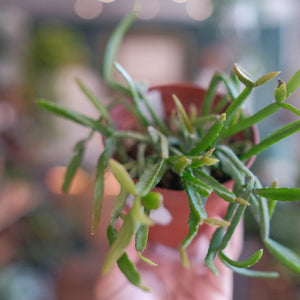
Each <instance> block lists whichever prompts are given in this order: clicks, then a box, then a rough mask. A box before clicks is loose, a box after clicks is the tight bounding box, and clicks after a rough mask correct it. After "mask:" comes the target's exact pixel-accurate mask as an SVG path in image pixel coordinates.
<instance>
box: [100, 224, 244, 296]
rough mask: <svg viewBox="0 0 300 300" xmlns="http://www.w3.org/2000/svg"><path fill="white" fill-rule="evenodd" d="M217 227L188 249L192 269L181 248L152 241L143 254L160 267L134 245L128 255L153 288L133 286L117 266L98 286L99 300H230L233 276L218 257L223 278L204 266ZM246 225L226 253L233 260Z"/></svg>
mask: <svg viewBox="0 0 300 300" xmlns="http://www.w3.org/2000/svg"><path fill="white" fill-rule="evenodd" d="M214 230H215V228H213V227H208V228H207V230H206V231H205V233H204V234H201V235H199V237H197V239H196V240H195V241H194V242H193V243H192V244H191V245H190V247H188V249H187V253H188V257H189V259H190V267H189V268H185V267H184V266H183V265H182V263H181V259H180V254H179V251H178V249H176V248H172V247H167V246H164V245H161V244H155V243H153V242H151V241H149V242H148V247H147V249H146V250H145V251H144V252H143V255H145V256H146V257H147V258H149V259H151V260H152V261H154V262H156V263H157V264H158V266H156V267H154V266H149V265H147V264H146V263H144V262H143V261H139V259H138V256H137V254H136V251H135V249H134V244H132V245H131V246H130V247H129V249H128V250H127V253H128V254H129V256H130V257H131V259H132V260H133V261H134V262H135V263H136V264H137V267H138V269H139V271H140V273H141V276H142V278H143V280H144V284H145V285H146V286H148V287H150V289H151V291H150V292H145V291H143V290H141V289H139V288H137V287H135V286H134V285H132V284H130V283H129V282H128V281H127V279H126V278H125V276H124V275H123V274H122V273H121V271H120V270H119V269H118V267H117V266H115V267H114V268H113V269H112V270H111V272H110V273H109V274H108V275H107V276H105V277H101V278H100V280H99V281H98V283H97V285H96V299H97V300H127V299H130V300H169V299H170V300H171V299H172V300H176V299H178V300H179V299H180V300H189V299H201V300H230V299H232V291H233V274H232V271H231V270H230V269H228V268H227V267H226V266H225V265H224V264H223V263H221V262H220V260H219V259H218V258H216V259H215V265H216V267H217V269H218V270H219V273H220V274H219V276H216V275H214V274H213V273H212V272H211V271H210V270H209V269H208V268H207V267H206V265H205V264H204V258H205V255H206V253H207V249H208V245H209V240H210V237H211V235H212V234H213V231H214ZM242 234H243V233H242V226H241V225H239V226H238V228H237V229H236V231H235V233H234V235H233V237H232V240H231V241H230V243H229V244H228V246H227V248H226V251H224V252H226V253H227V254H228V256H229V257H231V258H232V259H237V258H238V257H239V255H240V252H241V246H242Z"/></svg>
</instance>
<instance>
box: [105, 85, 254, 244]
mask: <svg viewBox="0 0 300 300" xmlns="http://www.w3.org/2000/svg"><path fill="white" fill-rule="evenodd" d="M150 90H159V91H160V92H161V96H162V99H163V103H164V108H165V112H166V115H167V116H168V115H170V113H171V111H172V110H173V109H174V108H175V104H174V100H173V98H172V95H173V94H175V95H176V96H177V97H178V98H179V99H180V101H181V102H182V104H183V106H184V107H185V109H187V110H188V108H189V106H190V105H191V104H196V105H198V108H200V107H201V106H200V105H199V103H201V101H202V99H203V98H204V95H205V92H206V91H205V90H204V89H202V88H200V87H198V86H195V85H192V84H186V83H184V84H170V85H163V86H155V87H152V88H151V89H150ZM220 98H221V97H219V96H217V97H216V99H215V102H217V101H218V100H219V99H220ZM111 116H112V118H113V119H114V120H115V122H116V126H117V128H119V129H123V130H125V129H127V130H128V129H133V128H135V125H136V121H135V119H134V118H133V117H132V115H131V114H130V113H128V111H124V108H123V107H122V106H118V107H116V108H114V109H113V111H112V115H111ZM238 136H239V137H240V138H242V135H238ZM252 139H253V142H254V143H257V142H258V140H259V137H258V131H257V129H256V127H253V128H252ZM254 159H255V158H254V157H252V158H251V159H250V160H249V162H248V163H247V166H248V167H250V166H251V165H252V163H253V162H254ZM224 185H225V186H226V187H227V188H228V189H232V187H233V181H228V182H225V183H224ZM155 190H156V191H159V192H160V193H161V194H162V195H163V196H164V206H165V207H166V208H167V209H168V210H169V212H170V213H171V215H172V221H171V222H170V223H169V224H168V225H159V224H155V225H154V226H151V227H150V230H149V240H152V241H155V242H158V243H162V244H164V245H167V246H171V247H177V246H179V244H180V242H181V241H182V240H183V239H184V237H185V236H186V235H187V234H188V218H189V212H190V210H189V201H188V196H187V194H186V193H185V191H178V190H169V189H164V188H155ZM227 206H228V202H226V201H224V200H223V199H221V198H219V197H218V196H217V195H216V194H215V193H212V194H211V195H210V196H209V197H208V199H207V202H206V211H207V215H208V217H214V216H221V217H223V216H224V215H225V212H226V209H227ZM207 230H208V226H207V225H202V227H201V229H200V230H199V233H198V234H203V233H205V232H206V231H207Z"/></svg>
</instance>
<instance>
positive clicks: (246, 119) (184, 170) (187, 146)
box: [38, 14, 300, 288]
mask: <svg viewBox="0 0 300 300" xmlns="http://www.w3.org/2000/svg"><path fill="white" fill-rule="evenodd" d="M134 18H135V17H134V14H130V15H129V16H127V17H126V18H125V19H124V20H123V21H122V22H120V24H119V25H118V26H117V28H116V29H115V31H114V33H113V34H112V36H111V38H110V40H109V42H108V45H107V49H106V52H105V56H104V61H103V69H102V76H103V79H104V80H105V82H106V83H107V85H108V86H109V87H110V88H112V89H113V90H114V91H115V92H117V97H116V100H115V101H113V102H111V103H110V104H109V105H108V106H104V105H103V104H102V103H101V102H100V101H98V100H97V99H96V98H95V96H94V95H93V94H92V92H91V91H90V90H89V89H88V88H87V87H86V86H85V85H84V84H83V83H82V82H81V81H80V80H78V81H77V83H78V85H79V87H80V88H81V90H82V91H83V92H84V93H85V94H86V96H87V99H89V100H90V101H91V102H92V103H93V105H94V106H95V108H96V109H97V110H98V111H99V113H100V116H99V119H97V120H94V119H91V118H89V117H87V116H85V115H82V114H80V113H78V112H75V111H71V110H69V109H66V108H63V107H61V106H59V105H57V104H55V103H53V102H50V101H46V100H39V101H38V105H39V106H40V107H42V108H43V109H46V110H48V111H50V112H52V113H55V114H56V115H59V116H62V117H64V118H67V119H70V120H72V121H75V122H77V123H79V124H82V125H83V126H87V127H89V128H91V134H90V135H89V136H88V137H87V138H86V139H84V140H81V141H79V142H78V143H77V144H76V146H75V148H74V151H75V153H74V156H73V157H72V159H71V161H70V164H69V166H68V168H67V172H66V176H65V182H64V185H63V190H64V191H65V192H67V191H68V188H69V186H70V183H71V181H72V178H73V176H74V174H75V173H76V170H77V168H78V167H79V165H80V163H81V161H82V157H83V155H84V147H85V143H86V142H87V141H88V140H89V139H90V137H91V136H92V134H94V133H100V134H101V135H102V136H103V140H104V144H105V148H104V151H103V152H102V154H101V155H100V157H99V160H98V165H97V168H96V169H97V174H96V178H95V184H94V200H93V218H92V232H93V233H94V232H95V231H96V228H97V225H98V222H99V217H100V211H101V205H102V199H103V191H104V175H105V172H106V171H107V170H108V169H109V170H110V171H111V172H112V173H113V174H114V176H115V178H116V179H117V180H118V182H119V183H120V186H121V191H120V193H119V194H118V196H117V197H116V200H115V203H114V207H113V210H112V213H111V220H110V224H109V226H108V229H107V237H108V240H109V243H110V251H109V252H108V254H107V256H106V259H105V262H104V265H103V273H104V274H106V273H108V271H109V270H110V269H111V268H112V266H113V265H114V264H115V263H117V264H118V266H119V268H120V269H121V271H122V272H123V273H124V274H125V276H126V277H127V278H128V280H129V281H130V282H131V283H133V284H134V285H136V286H138V287H141V288H145V287H144V286H143V284H142V280H141V277H140V275H139V272H138V270H137V269H136V267H135V266H134V264H133V263H132V261H130V259H129V257H128V256H127V254H126V248H127V247H128V246H129V244H130V243H131V242H132V241H133V240H134V239H135V247H136V251H137V252H138V255H139V257H140V258H141V259H142V260H144V261H146V262H148V263H150V264H152V262H151V261H149V260H148V259H147V258H145V257H144V256H143V255H142V252H143V250H144V249H145V248H146V246H147V241H148V238H149V239H154V240H156V241H158V242H164V241H166V240H167V238H166V237H167V236H169V235H173V236H174V235H175V236H179V238H180V240H178V239H175V240H171V241H166V244H167V245H169V246H172V247H178V248H179V251H180V255H181V259H182V262H183V265H184V266H188V265H189V259H188V256H187V254H186V248H187V247H188V246H189V245H190V244H191V243H192V241H193V239H194V238H195V237H197V235H199V234H201V231H202V230H205V228H206V227H207V226H214V227H216V230H215V232H214V234H213V236H212V237H211V240H210V246H209V249H208V253H207V255H206V258H205V263H206V265H207V267H208V268H209V269H210V270H211V271H212V272H213V273H214V274H216V275H217V274H218V269H217V268H216V267H215V264H214V259H215V258H216V257H217V256H218V257H219V258H220V259H221V261H222V262H223V263H224V264H225V265H226V266H228V267H229V268H230V269H232V270H233V271H234V272H237V273H239V274H243V275H248V276H256V277H264V278H275V277H277V276H278V273H276V272H265V271H256V270H251V269H249V267H251V266H252V265H254V264H255V263H256V262H257V261H258V260H259V259H260V258H261V256H262V250H258V251H257V252H255V253H254V254H253V255H252V256H251V257H250V258H249V259H247V260H245V261H238V262H237V261H233V260H232V259H230V257H228V256H226V255H225V253H224V249H225V248H226V246H227V244H228V242H229V241H230V239H231V238H232V235H233V233H234V231H235V230H236V228H237V226H238V224H239V222H240V221H241V219H242V217H243V215H244V213H245V211H246V209H250V210H251V212H252V214H253V216H254V218H255V220H256V221H257V223H258V224H259V228H260V233H261V237H262V241H263V243H264V245H265V247H266V248H267V249H268V250H269V251H270V253H271V254H273V255H274V256H275V257H276V258H277V259H278V260H279V261H280V262H281V263H283V264H284V265H285V266H287V267H289V268H290V269H292V270H293V271H295V272H297V273H300V258H299V256H298V255H297V254H296V253H295V252H293V251H292V250H290V249H288V248H287V247H285V246H283V245H281V244H279V243H277V242H276V241H274V240H272V239H271V237H270V235H269V232H270V230H269V228H270V220H271V218H272V214H273V212H274V209H275V206H276V203H277V201H281V202H282V201H299V200H300V189H298V188H286V187H278V184H277V183H271V185H270V186H269V187H263V186H262V184H261V182H260V180H259V179H258V177H257V176H256V175H255V174H254V173H253V172H252V171H250V170H249V168H248V167H249V166H250V165H251V163H252V161H253V159H254V157H255V156H256V155H258V154H259V153H260V152H262V151H264V150H265V149H267V148H268V147H269V146H271V145H273V144H275V143H277V142H278V141H280V140H282V139H284V138H285V137H287V136H290V135H292V134H294V133H295V132H297V131H299V130H300V120H297V121H295V122H292V123H290V124H287V125H285V126H284V127H282V128H280V129H278V130H276V131H274V132H272V133H270V135H268V136H267V137H266V138H264V139H263V140H261V141H260V142H259V141H258V137H257V129H256V127H255V126H256V124H257V123H259V122H260V121H262V120H263V119H265V118H266V117H268V116H270V115H272V114H273V113H275V112H276V111H277V110H279V109H287V110H290V111H291V112H293V113H295V114H296V115H297V116H299V115H300V111H299V110H298V109H297V108H295V107H294V106H292V105H291V104H288V103H286V100H287V98H288V96H289V95H290V94H291V93H292V92H293V91H294V90H296V89H297V88H298V87H299V86H300V72H299V71H298V72H296V73H295V75H294V76H292V78H291V79H290V80H289V81H288V82H287V83H285V82H283V81H281V80H278V85H277V87H276V88H275V93H274V98H275V101H274V102H272V103H270V104H269V105H268V106H266V107H264V108H263V109H261V110H259V111H258V112H257V113H255V114H254V115H248V113H247V112H245V111H244V110H243V103H244V102H245V100H246V99H247V98H248V96H249V95H250V93H251V92H252V90H253V89H255V88H258V87H260V86H262V85H263V84H265V83H266V82H267V81H269V80H271V79H273V78H274V77H276V76H277V75H278V74H279V72H270V73H267V74H265V75H263V76H261V77H260V78H258V79H257V80H253V79H252V76H251V75H249V74H248V73H247V72H246V71H245V70H243V69H242V68H241V67H240V66H239V65H238V64H235V65H234V68H233V71H234V72H233V74H231V75H229V76H228V75H223V74H219V73H216V75H215V76H214V77H213V78H212V80H211V84H210V86H209V88H208V90H207V91H204V90H203V89H201V88H199V87H196V86H194V85H189V84H181V85H169V86H161V87H151V88H150V89H148V88H147V87H145V86H144V85H142V84H140V83H137V82H135V81H133V79H132V78H131V77H130V75H129V74H128V73H127V72H126V70H125V69H124V68H123V67H122V66H121V65H120V64H118V63H116V62H115V57H116V53H117V50H118V47H119V44H120V43H121V41H122V37H123V36H124V34H125V32H126V31H127V30H128V28H129V27H130V25H131V24H132V22H133V21H134ZM114 67H115V68H116V69H117V71H118V72H119V73H120V74H121V75H122V76H123V78H124V79H125V82H126V84H125V85H123V84H121V83H119V82H117V81H116V80H115V79H114V76H113V71H114ZM220 83H223V84H224V85H225V87H226V92H225V93H224V94H218V93H217V92H216V90H217V87H218V86H219V84H220ZM241 86H242V87H243V89H242V90H241V91H240V87H241ZM157 92H158V97H161V99H162V100H161V101H162V102H160V103H163V116H161V115H159V114H158V113H157V110H156V108H153V106H152V105H151V101H150V99H153V97H154V96H153V93H156V96H155V97H157ZM168 190H170V191H168ZM168 192H170V193H171V194H172V196H168ZM177 194H179V195H180V197H179V199H178V200H176V199H175V197H176V196H175V195H177ZM216 196H218V198H219V199H218V200H217V201H219V202H218V205H220V209H222V210H224V211H226V212H225V214H224V218H223V219H219V218H214V217H210V216H209V210H210V206H211V205H212V204H211V203H213V201H214V200H213V199H212V198H213V197H216ZM169 202H171V204H169ZM174 203H177V204H178V203H179V204H178V205H179V206H180V207H182V208H181V212H180V214H179V215H178V216H177V215H173V216H172V218H173V223H172V222H171V223H170V224H171V225H170V224H169V225H170V226H160V225H156V224H154V221H153V219H152V217H151V216H152V212H153V211H155V210H157V209H159V208H160V207H167V208H168V209H169V210H170V211H171V213H172V214H173V213H174V211H175V210H174V211H173V208H172V205H174ZM177 204H176V205H177ZM181 205H182V206H181ZM215 206H216V205H214V207H215ZM181 218H183V219H184V221H182V219H181ZM118 220H122V225H121V226H120V228H119V227H118V226H116V222H117V221H118ZM182 222H185V223H182ZM175 223H179V226H180V228H179V229H178V228H177V227H176V226H175V225H174V224H175ZM283 223H284V222H283ZM166 229H170V230H173V232H171V233H166ZM179 232H180V233H179ZM158 263H159V262H158Z"/></svg>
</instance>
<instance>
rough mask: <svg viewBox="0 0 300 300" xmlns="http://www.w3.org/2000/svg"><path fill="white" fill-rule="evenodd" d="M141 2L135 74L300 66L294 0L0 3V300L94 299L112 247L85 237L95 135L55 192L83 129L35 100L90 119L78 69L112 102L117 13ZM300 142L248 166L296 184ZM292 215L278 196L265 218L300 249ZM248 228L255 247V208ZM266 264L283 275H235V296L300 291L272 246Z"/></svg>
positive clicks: (203, 75)
mask: <svg viewBox="0 0 300 300" xmlns="http://www.w3.org/2000/svg"><path fill="white" fill-rule="evenodd" d="M137 4H138V5H139V6H140V11H139V13H138V20H137V22H136V23H135V25H134V26H133V28H132V30H131V31H130V32H129V33H128V35H127V37H126V39H125V41H124V43H123V44H122V47H121V49H120V52H119V55H118V60H119V62H120V63H121V64H122V65H123V66H124V67H125V68H126V69H127V70H128V72H129V73H130V74H131V76H132V77H133V78H134V79H139V80H143V81H146V82H147V83H148V84H150V85H155V84H163V83H170V82H179V81H190V82H194V83H196V84H199V85H202V86H207V84H208V82H209V81H210V79H211V76H212V75H213V73H214V72H215V71H221V72H230V71H231V69H232V65H233V63H234V62H238V63H240V64H241V65H242V66H243V67H244V68H245V69H247V70H248V71H250V72H251V73H253V74H255V75H256V76H257V77H259V76H260V75H262V74H264V73H265V72H269V71H276V70H281V71H282V73H281V79H282V80H284V81H287V80H288V79H289V78H290V77H291V76H292V74H293V73H294V72H295V71H297V70H298V69H300V56H299V52H300V35H299V31H300V19H299V13H300V2H299V1H298V0H285V1H281V0H251V1H250V0H224V1H217V0H151V1H149V0H136V1H134V0H51V1H49V0H0V299H1V300H2V299H3V300H20V299H21V300H35V299H37V300H41V299H45V300H48V299H49V300H57V299H59V300H60V299H62V300H71V299H72V300H76V299H93V297H94V294H93V287H94V285H95V283H96V281H97V278H98V276H99V268H100V266H101V261H102V259H103V253H104V252H105V250H106V247H107V245H106V243H105V242H104V241H103V240H102V239H103V236H104V232H105V229H102V228H100V230H99V232H98V234H97V236H96V237H91V236H90V234H89V232H90V216H91V201H92V179H93V174H94V172H95V169H94V166H95V163H96V161H97V158H98V155H99V153H100V152H101V140H100V138H99V137H96V138H93V139H92V140H91V141H90V142H89V144H88V149H87V155H86V157H85V160H84V163H83V166H82V169H80V171H79V172H78V174H77V176H76V178H75V182H74V183H73V185H72V189H71V192H70V193H69V194H68V195H63V194H61V192H60V187H61V184H62V178H63V174H64V172H65V166H66V164H67V163H68V161H69V159H70V157H71V154H72V148H73V145H74V144H75V143H76V142H77V141H78V140H80V139H81V138H84V137H86V135H87V131H86V130H85V129H84V128H81V127H80V126H76V125H74V124H72V123H70V122H68V121H64V120H61V119H58V118H55V117H52V116H50V115H49V114H47V113H44V112H43V111H41V110H39V109H38V108H37V107H36V105H35V101H36V99H37V98H40V97H42V98H46V99H49V100H53V101H56V102H58V103H60V104H62V105H66V106H68V107H69V108H73V109H74V110H79V111H81V112H84V113H87V114H89V115H90V116H96V115H95V111H94V110H93V107H91V106H90V104H89V103H88V102H86V101H85V98H84V96H83V95H82V94H81V93H80V90H79V88H78V87H77V86H76V83H75V78H76V77H78V78H80V79H81V80H82V81H83V82H84V83H85V84H86V85H87V86H89V88H90V89H91V90H92V91H93V92H94V93H95V94H96V95H97V96H98V97H99V99H101V100H102V101H103V102H107V101H109V100H110V96H109V91H107V90H106V88H105V87H104V85H103V83H102V82H101V78H100V68H101V60H102V58H103V52H104V47H105V44H106V42H107V39H108V37H109V35H110V34H111V32H112V29H113V28H114V26H115V25H116V22H118V21H119V20H120V19H121V18H122V17H124V16H125V15H126V14H127V13H128V12H130V11H131V10H132V8H133V7H134V5H137ZM275 83H276V82H275V81H272V82H271V83H268V84H267V85H266V87H265V88H263V89H259V90H258V91H256V92H255V94H254V98H255V99H254V100H255V101H254V105H252V106H251V107H250V109H251V110H252V111H256V110H257V109H258V108H260V107H261V106H263V105H265V104H268V103H270V102H271V101H272V98H270V95H272V92H273V90H274V84H275ZM299 97H300V94H299V93H297V92H295V93H294V94H293V95H292V97H291V100H290V101H291V102H292V103H294V104H295V105H296V106H298V107H300V105H299V101H298V98H299ZM297 104H298V105H297ZM293 118H294V116H292V115H290V114H287V113H282V112H281V113H278V114H276V116H275V118H273V119H270V120H267V121H265V122H263V123H262V124H260V126H259V127H260V132H261V134H260V135H261V136H262V137H263V136H264V135H266V134H267V133H268V132H269V130H270V128H272V129H274V128H277V127H280V126H282V124H285V123H286V122H288V121H291V120H293ZM287 145H288V146H287ZM298 149H299V142H298V139H297V137H296V138H295V137H294V138H293V139H288V140H285V141H283V142H281V143H280V144H279V145H278V146H277V147H276V148H275V147H272V148H271V149H270V150H268V151H266V152H265V153H264V154H263V155H262V157H261V159H259V160H257V161H256V163H255V165H254V168H255V169H256V170H257V172H259V174H260V176H261V179H262V181H263V182H264V183H265V184H270V183H271V182H272V181H273V180H274V179H278V181H279V183H280V184H281V185H288V186H290V187H293V186H297V185H299V167H298V166H299V159H300V157H299V151H298ZM283 169H284V170H285V173H284V175H283V174H282V170H283ZM108 196H109V195H108ZM299 213H300V207H299V205H298V204H290V205H285V206H284V208H282V209H281V210H280V211H278V212H277V213H276V214H275V216H274V218H273V220H272V236H274V238H275V239H277V240H278V241H280V242H282V243H284V244H288V245H290V247H292V248H293V249H294V250H295V251H296V252H298V253H299V252H300V238H299V236H300V235H299V234H300V230H299V228H300V218H299ZM283 218H285V224H284V228H283V226H282V219H283ZM245 230H246V232H247V233H248V236H247V238H246V241H245V251H244V253H243V256H245V257H247V256H248V255H249V253H253V249H255V250H256V249H258V248H259V247H261V244H260V241H259V236H258V231H257V228H256V226H255V222H254V221H253V220H252V219H251V216H247V217H246V219H245ZM265 266H266V268H270V266H272V268H274V269H276V270H279V271H280V272H281V273H282V276H281V277H280V279H278V280H275V281H274V280H273V281H267V280H259V281H258V280H255V279H249V278H241V277H236V281H235V282H236V284H235V290H234V299H245V300H247V299H257V300H264V299H293V300H294V299H300V279H299V276H296V275H295V274H293V273H291V272H289V271H288V270H286V269H285V268H283V267H282V266H279V265H277V263H276V262H275V261H273V259H272V258H271V257H270V256H269V255H268V253H265V258H264V259H263V261H262V263H261V264H260V265H259V266H258V268H260V269H262V268H264V267H265Z"/></svg>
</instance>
